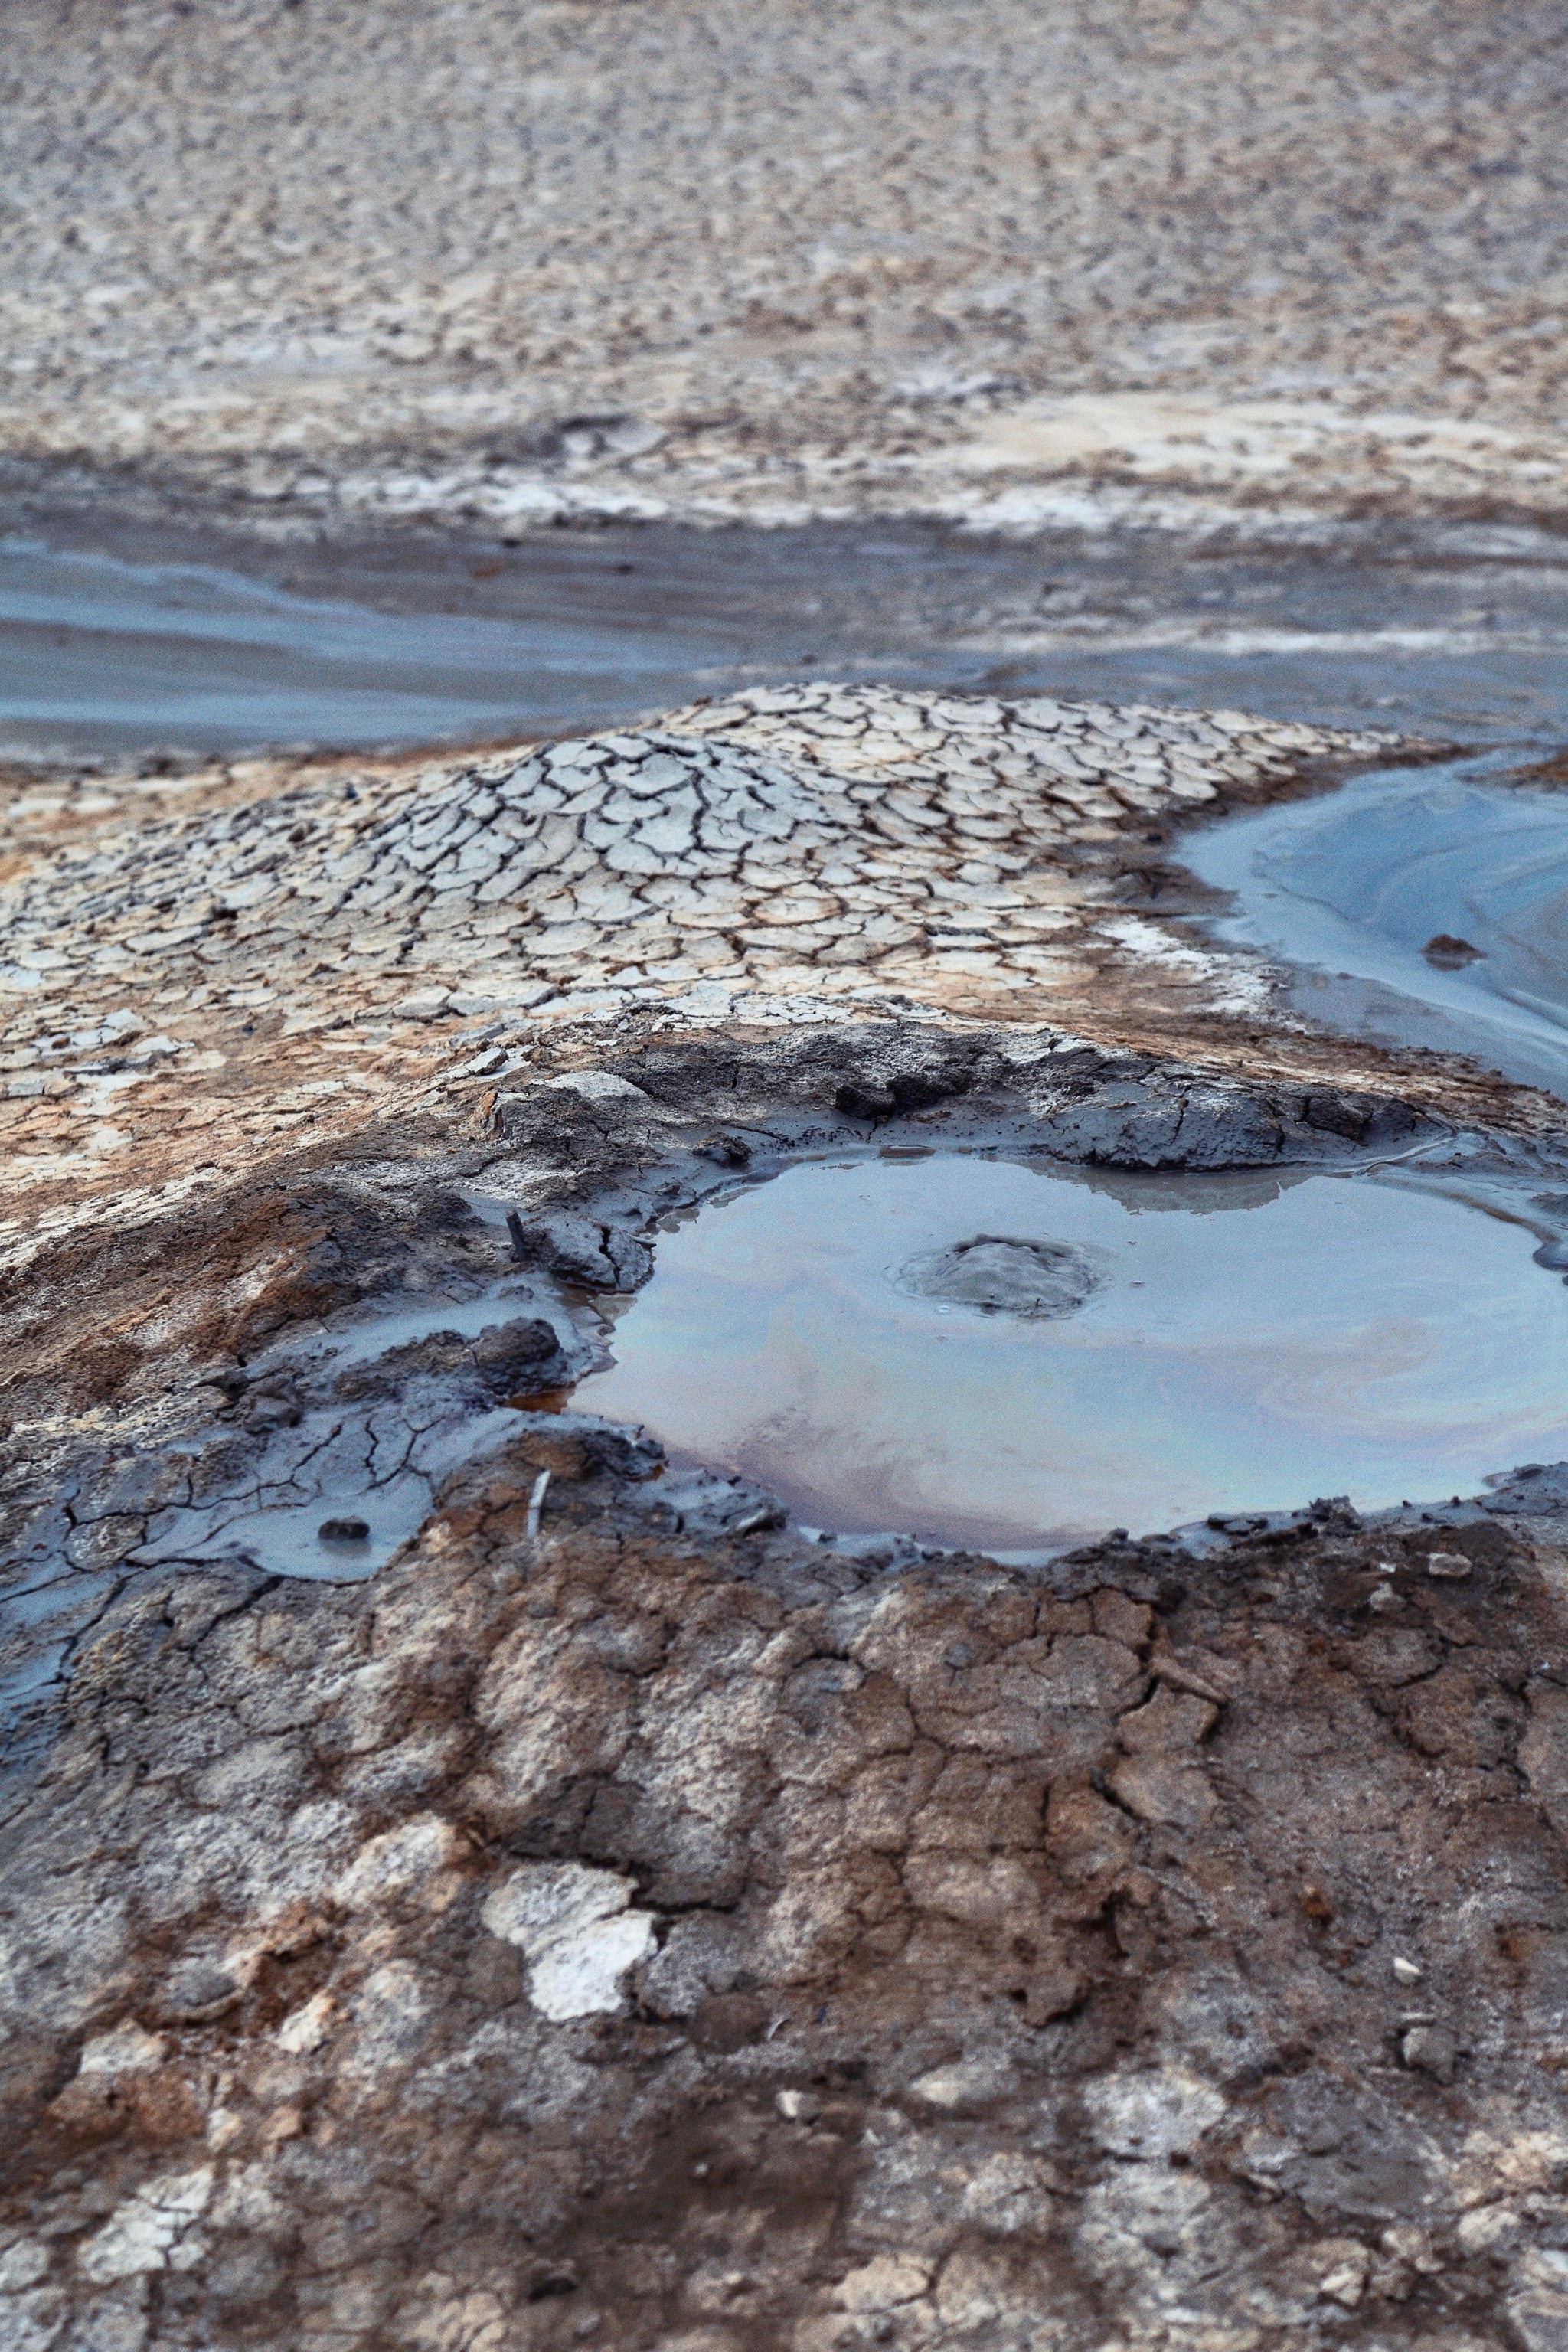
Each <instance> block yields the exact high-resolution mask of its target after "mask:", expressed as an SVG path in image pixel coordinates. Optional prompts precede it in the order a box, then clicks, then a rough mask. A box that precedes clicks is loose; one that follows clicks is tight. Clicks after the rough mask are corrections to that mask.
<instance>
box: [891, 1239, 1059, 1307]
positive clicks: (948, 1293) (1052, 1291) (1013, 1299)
mask: <svg viewBox="0 0 1568 2352" xmlns="http://www.w3.org/2000/svg"><path fill="white" fill-rule="evenodd" d="M1097 1255H1098V1254H1097V1253H1091V1252H1090V1251H1089V1250H1085V1249H1077V1248H1075V1247H1074V1246H1073V1244H1071V1243H1070V1242H1037V1241H1019V1240H1016V1239H1015V1238H1014V1237H1013V1236H1012V1235H1011V1234H975V1236H974V1238H973V1241H967V1242H954V1243H953V1244H952V1245H951V1246H950V1247H949V1248H947V1249H935V1250H920V1251H917V1253H916V1254H915V1255H914V1256H913V1257H910V1258H906V1259H905V1260H904V1263H903V1265H901V1266H900V1268H899V1270H898V1273H897V1274H896V1275H895V1276H894V1277H893V1278H894V1280H895V1281H896V1283H897V1284H898V1286H899V1288H900V1290H902V1291H904V1292H906V1293H907V1294H909V1295H910V1297H916V1298H940V1299H942V1300H943V1301H944V1302H945V1303H946V1304H947V1305H949V1306H952V1307H978V1308H979V1309H980V1310H981V1312H982V1314H985V1315H1023V1316H1027V1317H1028V1318H1030V1319H1031V1320H1034V1321H1044V1320H1047V1318H1057V1317H1059V1316H1063V1315H1074V1314H1076V1313H1077V1312H1078V1309H1079V1307H1081V1306H1083V1304H1084V1302H1085V1301H1086V1300H1087V1299H1088V1298H1089V1297H1090V1296H1091V1295H1092V1293H1093V1292H1094V1291H1096V1290H1098V1289H1099V1287H1100V1283H1101V1282H1102V1281H1103V1280H1104V1278H1105V1276H1104V1271H1103V1267H1102V1265H1100V1264H1097V1263H1096V1256H1097Z"/></svg>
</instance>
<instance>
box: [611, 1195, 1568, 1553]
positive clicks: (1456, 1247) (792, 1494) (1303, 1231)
mask: <svg viewBox="0 0 1568 2352" xmlns="http://www.w3.org/2000/svg"><path fill="white" fill-rule="evenodd" d="M1539 1237H1540V1229H1539V1228H1536V1229H1532V1228H1531V1225H1530V1224H1529V1223H1523V1222H1515V1221H1514V1220H1512V1219H1511V1218H1510V1217H1509V1216H1508V1215H1506V1214H1504V1215H1499V1214H1496V1213H1483V1211H1482V1210H1481V1209H1480V1208H1479V1207H1478V1206H1477V1205H1475V1203H1474V1202H1472V1201H1470V1200H1467V1199H1464V1198H1460V1197H1457V1196H1456V1195H1455V1194H1453V1193H1452V1192H1447V1191H1446V1190H1444V1189H1443V1187H1442V1186H1441V1184H1440V1183H1439V1182H1436V1181H1432V1180H1424V1179H1422V1178H1420V1177H1419V1176H1417V1175H1415V1174H1412V1173H1410V1172H1408V1171H1405V1172H1401V1171H1384V1172H1383V1173H1362V1174H1357V1175H1353V1176H1328V1175H1322V1174H1316V1173H1301V1174H1294V1173H1290V1174H1284V1175H1276V1174H1268V1175H1258V1174H1253V1173H1238V1174H1223V1175H1187V1174H1183V1175H1173V1176H1134V1175H1127V1174H1121V1173H1108V1172H1105V1171H1086V1170H1083V1169H1079V1168H1071V1169H1069V1168H1064V1167H1062V1166H1060V1165H1055V1164H1047V1163H1043V1162H1028V1161H1020V1160H1002V1159H993V1158H989V1157H984V1156H973V1155H964V1154H947V1155H933V1156H931V1157H929V1158H916V1159H889V1158H876V1159H861V1160H823V1161H808V1162H804V1163H800V1164H797V1165H795V1166H794V1167H792V1168H790V1169H788V1170H786V1171H785V1172H784V1173H783V1174H782V1175H779V1176H776V1177H773V1179H771V1180H770V1181H766V1182H763V1183H758V1184H753V1185H748V1186H744V1187H742V1188H740V1189H737V1190H734V1191H732V1192H728V1193H727V1194H726V1195H723V1196H721V1197H716V1198H714V1199H711V1200H710V1202H707V1203H706V1204H704V1205H703V1206H702V1207H700V1209H698V1210H697V1211H695V1212H694V1213H689V1214H686V1215H684V1216H679V1217H677V1218H674V1219H672V1220H670V1221H668V1223H666V1225H665V1227H664V1229H663V1231H662V1232H661V1234H660V1235H659V1237H658V1244H657V1259H656V1265H655V1270H654V1273H653V1276H652V1277H651V1279H650V1280H649V1282H648V1284H647V1286H646V1287H645V1288H644V1289H643V1290H642V1291H640V1292H639V1293H638V1294H637V1296H636V1297H635V1298H634V1299H633V1300H632V1301H631V1302H630V1303H629V1305H628V1306H627V1307H626V1309H625V1311H624V1312H623V1313H622V1314H621V1315H620V1316H619V1318H618V1319H617V1320H616V1324H615V1327H614V1336H613V1342H612V1345H613V1351H614V1358H615V1361H614V1364H613V1367H612V1368H611V1369H610V1370H606V1371H603V1372H600V1373H597V1374H595V1375H594V1376H592V1377H590V1378H589V1379H587V1380H586V1381H583V1382H582V1383H581V1384H580V1385H579V1387H578V1389H577V1391H576V1392H575V1399H574V1402H575V1403H576V1404H577V1405H578V1406H580V1407H581V1408H583V1409H584V1410H587V1411H591V1412H597V1413H602V1414H605V1415H606V1416H608V1417H610V1418H612V1419H615V1420H618V1421H637V1422H641V1423H644V1424H645V1425H646V1427H647V1429H648V1430H649V1431H650V1432H651V1433H654V1434H655V1435H657V1436H658V1437H659V1438H660V1439H662V1440H663V1442H664V1443H665V1444H666V1445H667V1447H668V1448H669V1449H670V1450H671V1452H672V1454H673V1455H674V1456H675V1458H676V1459H677V1460H678V1461H679V1459H680V1458H681V1457H683V1456H693V1457H700V1458H701V1460H703V1461H704V1462H706V1463H709V1464H712V1465H727V1466H728V1467H729V1468H730V1469H731V1470H732V1471H734V1472H738V1473H741V1474H743V1475H747V1476H750V1477H752V1478H755V1479H758V1480H760V1481H762V1482H763V1484H765V1485H766V1486H770V1487H771V1488H772V1489H773V1491H774V1492H775V1493H776V1494H777V1495H779V1496H780V1497H781V1498H782V1500H783V1501H784V1503H785V1504H786V1505H787V1506H788V1507H789V1508H790V1510H791V1512H792V1513H793V1514H794V1515H795V1517H796V1518H797V1519H798V1520H800V1521H802V1522H803V1523H805V1524H806V1525H808V1526H814V1527H818V1528H825V1529H830V1530H833V1531H835V1532H837V1533H839V1534H844V1535H854V1534H856V1533H870V1532H881V1531H886V1530H907V1531H909V1532H910V1533H911V1534H913V1535H915V1536H917V1537H918V1538H921V1540H924V1541H927V1542H931V1543H934V1544H939V1545H949V1546H954V1545H976V1546H984V1547H985V1548H986V1549H994V1550H999V1551H1001V1552H1002V1553H1003V1554H1004V1555H1006V1554H1008V1553H1016V1554H1022V1555H1024V1556H1028V1555H1030V1554H1039V1553H1043V1552H1047V1551H1049V1550H1050V1549H1056V1548H1059V1547H1060V1546H1062V1545H1064V1544H1066V1543H1068V1542H1071V1541H1073V1540H1077V1539H1081V1538H1085V1537H1088V1536H1090V1535H1094V1534H1099V1533H1103V1532H1104V1531H1105V1530H1107V1529H1108V1528H1111V1527H1112V1526H1118V1527H1126V1528H1131V1529H1133V1530H1134V1531H1135V1532H1149V1531H1152V1530H1155V1529H1163V1528H1173V1527H1177V1526H1180V1525H1181V1524H1183V1523H1184V1522H1187V1521H1191V1520H1192V1519H1194V1517H1197V1516H1199V1515H1201V1514H1205V1513H1208V1512H1235V1511H1247V1510H1264V1509H1268V1508H1271V1507H1288V1506H1292V1505H1300V1504H1301V1503H1304V1502H1306V1501H1307V1500H1309V1499H1310V1498H1313V1497H1315V1496H1321V1495H1342V1494H1348V1495H1349V1496H1351V1498H1352V1502H1354V1503H1355V1504H1356V1505H1357V1506H1358V1507H1361V1508H1363V1509H1370V1508H1373V1507H1383V1506H1386V1505H1391V1504H1396V1503H1399V1502H1401V1501H1403V1500H1405V1498H1407V1497H1414V1498H1431V1497H1434V1496H1445V1497H1446V1496H1448V1495H1449V1494H1450V1493H1470V1492H1473V1491H1474V1490H1475V1488H1476V1486H1478V1484H1479V1481H1480V1480H1481V1479H1482V1478H1483V1477H1484V1476H1485V1475H1487V1474H1489V1473H1491V1472H1493V1471H1495V1470H1497V1469H1498V1468H1499V1467H1500V1465H1506V1464H1508V1463H1510V1462H1512V1461H1515V1460H1517V1459H1518V1458H1520V1457H1521V1454H1523V1455H1531V1456H1535V1457H1544V1458H1546V1459H1548V1460H1550V1459H1552V1458H1555V1457H1557V1456H1560V1455H1562V1454H1564V1453H1568V1391H1565V1388H1564V1383H1563V1361H1564V1347H1565V1343H1568V1297H1565V1295H1564V1290H1563V1284H1562V1282H1561V1281H1559V1280H1557V1279H1555V1278H1554V1277H1553V1276H1552V1274H1551V1273H1550V1272H1547V1271H1544V1270H1543V1269H1542V1266H1541V1265H1537V1264H1535V1263H1533V1262H1532V1253H1533V1250H1534V1247H1535V1245H1536V1243H1537V1242H1538V1240H1539Z"/></svg>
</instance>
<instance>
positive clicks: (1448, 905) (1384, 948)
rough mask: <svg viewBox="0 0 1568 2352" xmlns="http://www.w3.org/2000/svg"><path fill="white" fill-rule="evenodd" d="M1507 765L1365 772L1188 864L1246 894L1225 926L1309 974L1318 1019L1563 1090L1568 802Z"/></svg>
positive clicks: (1223, 840) (1303, 1002)
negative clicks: (1515, 777) (1511, 777)
mask: <svg viewBox="0 0 1568 2352" xmlns="http://www.w3.org/2000/svg"><path fill="white" fill-rule="evenodd" d="M1498 765H1499V761H1498V759H1497V757H1496V755H1493V756H1492V757H1490V758H1489V759H1484V760H1479V761H1456V762H1455V763H1453V764H1452V765H1449V766H1444V767H1441V768H1427V769H1421V770H1416V771H1414V772H1409V771H1407V772H1401V773H1396V774H1393V775H1389V774H1381V775H1370V776H1363V777H1361V778H1358V779H1357V780H1356V781H1355V782H1352V783H1350V784H1347V785H1345V786H1343V787H1342V789H1341V790H1340V791H1338V792H1335V793H1329V794H1326V795H1325V796H1324V797H1323V798H1321V799H1318V800H1310V801H1304V802H1297V803H1292V804H1289V805H1288V806H1285V807H1282V808H1274V809H1266V810H1263V811H1262V812H1260V813H1259V814H1256V815H1247V816H1240V817H1233V818H1230V819H1228V820H1227V821H1226V822H1225V823H1224V824H1218V825H1215V827H1213V829H1212V830H1210V831H1208V832H1206V833H1202V834H1199V835H1195V836H1194V838H1193V839H1192V840H1190V841H1189V842H1188V843H1187V844H1186V845H1184V849H1183V853H1182V854H1183V857H1184V862H1185V863H1186V864H1187V865H1188V866H1190V867H1191V868H1192V870H1193V872H1194V873H1195V874H1196V875H1198V876H1199V877H1201V879H1202V880H1204V881H1205V882H1207V883H1209V884H1211V885H1213V886H1214V887H1216V888H1219V889H1224V890H1229V891H1232V892H1234V893H1235V896H1236V901H1237V912H1236V914H1235V915H1234V916H1233V917H1231V918H1228V919H1226V920H1224V921H1222V922H1221V923H1219V924H1218V925H1217V926H1215V928H1216V929H1219V930H1220V931H1221V932H1222V933H1223V934H1224V935H1225V936H1226V937H1229V938H1232V939H1240V940H1247V941H1248V942H1250V943H1252V944H1254V945H1257V946H1259V947H1262V948H1264V949H1266V950H1268V952H1270V953H1271V954H1275V955H1279V956H1282V957H1286V958H1288V959H1289V961H1291V962H1292V963H1293V964H1295V965H1297V966H1299V967H1304V968H1305V969H1304V970H1302V971H1301V972H1300V976H1299V979H1298V982H1297V984H1296V988H1295V990H1294V997H1295V1001H1296V1003H1298V1004H1299V1005H1300V1007H1301V1009H1302V1010H1304V1011H1310V1012H1311V1013H1314V1014H1316V1015H1317V1016H1318V1017H1319V1018H1321V1019H1323V1020H1326V1021H1329V1022H1331V1024H1332V1025H1333V1026H1334V1027H1336V1028H1339V1029H1342V1030H1343V1029H1350V1030H1352V1031H1353V1032H1354V1033H1356V1034H1360V1035H1363V1036H1373V1037H1377V1038H1379V1039H1384V1040H1396V1041H1398V1042H1400V1043H1402V1044H1406V1045H1428V1046H1436V1047H1438V1048H1446V1049H1447V1050H1449V1051H1459V1052H1462V1053H1468V1054H1473V1055H1476V1056H1477V1057H1478V1058H1479V1059H1480V1060H1481V1061H1483V1062H1485V1063H1486V1064H1487V1065H1488V1066H1489V1067H1490V1068H1493V1069H1498V1070H1501V1071H1503V1072H1504V1073H1505V1074H1506V1075H1507V1076H1510V1077H1514V1078H1519V1079H1522V1080H1523V1081H1525V1082H1526V1083H1527V1084H1531V1085H1537V1086H1545V1087H1552V1089H1553V1090H1555V1091H1556V1092H1557V1093H1559V1094H1563V1093H1564V1092H1568V793H1563V792H1558V791H1552V790H1537V789H1533V788H1531V787H1528V786H1523V785H1507V784H1503V783H1500V782H1497V781H1496V770H1497V767H1498ZM1439 940H1446V941H1447V942H1449V943H1450V944H1449V947H1448V949H1447V952H1445V950H1444V949H1443V948H1442V947H1433V946H1432V943H1433V942H1435V941H1439ZM1428 947H1432V952H1431V953H1426V952H1424V950H1427V949H1428ZM1468 950H1476V951H1477V952H1475V953H1473V954H1471V953H1469V952H1468Z"/></svg>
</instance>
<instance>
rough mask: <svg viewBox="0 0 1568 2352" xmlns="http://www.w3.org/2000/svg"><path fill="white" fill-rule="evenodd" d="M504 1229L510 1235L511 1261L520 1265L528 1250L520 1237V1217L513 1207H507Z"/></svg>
mask: <svg viewBox="0 0 1568 2352" xmlns="http://www.w3.org/2000/svg"><path fill="white" fill-rule="evenodd" d="M506 1229H507V1232H508V1233H509V1234H510V1235H511V1255H512V1262H513V1264H514V1265H522V1264H523V1263H524V1262H525V1260H526V1258H527V1255H528V1252H527V1249H526V1247H525V1245H524V1243H523V1238H522V1219H521V1217H520V1216H519V1215H518V1213H517V1211H516V1210H515V1209H509V1210H508V1211H507V1213H506Z"/></svg>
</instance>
